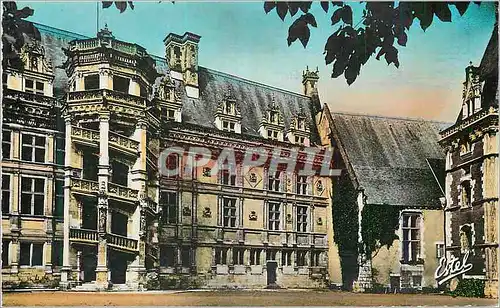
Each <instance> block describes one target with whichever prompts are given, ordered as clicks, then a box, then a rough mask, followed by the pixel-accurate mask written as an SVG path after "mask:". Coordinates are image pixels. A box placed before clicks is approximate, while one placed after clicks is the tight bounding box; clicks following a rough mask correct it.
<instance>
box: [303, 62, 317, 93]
mask: <svg viewBox="0 0 500 308" xmlns="http://www.w3.org/2000/svg"><path fill="white" fill-rule="evenodd" d="M318 79H319V70H318V68H317V67H316V71H310V70H309V67H306V70H305V71H304V72H302V84H303V85H304V95H306V96H309V97H311V96H312V95H313V94H314V93H317V91H318V90H317V89H316V83H317V82H318Z"/></svg>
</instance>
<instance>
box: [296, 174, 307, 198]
mask: <svg viewBox="0 0 500 308" xmlns="http://www.w3.org/2000/svg"><path fill="white" fill-rule="evenodd" d="M297 194H299V195H305V194H307V176H304V175H298V176H297Z"/></svg>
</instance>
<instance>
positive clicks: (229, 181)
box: [221, 167, 236, 186]
mask: <svg viewBox="0 0 500 308" xmlns="http://www.w3.org/2000/svg"><path fill="white" fill-rule="evenodd" d="M229 169H233V170H228V169H227V168H226V169H224V170H222V174H221V178H222V184H224V185H230V186H236V170H234V169H235V168H231V167H229Z"/></svg>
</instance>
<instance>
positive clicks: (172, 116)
mask: <svg viewBox="0 0 500 308" xmlns="http://www.w3.org/2000/svg"><path fill="white" fill-rule="evenodd" d="M166 113H167V114H166V117H167V120H168V121H174V120H175V110H173V109H167V112H166Z"/></svg>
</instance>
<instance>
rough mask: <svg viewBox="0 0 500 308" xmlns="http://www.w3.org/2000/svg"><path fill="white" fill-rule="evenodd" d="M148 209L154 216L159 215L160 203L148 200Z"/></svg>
mask: <svg viewBox="0 0 500 308" xmlns="http://www.w3.org/2000/svg"><path fill="white" fill-rule="evenodd" d="M146 208H147V209H148V210H150V211H151V212H152V213H154V214H156V213H158V203H157V202H155V201H154V200H153V199H151V198H147V199H146Z"/></svg>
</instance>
